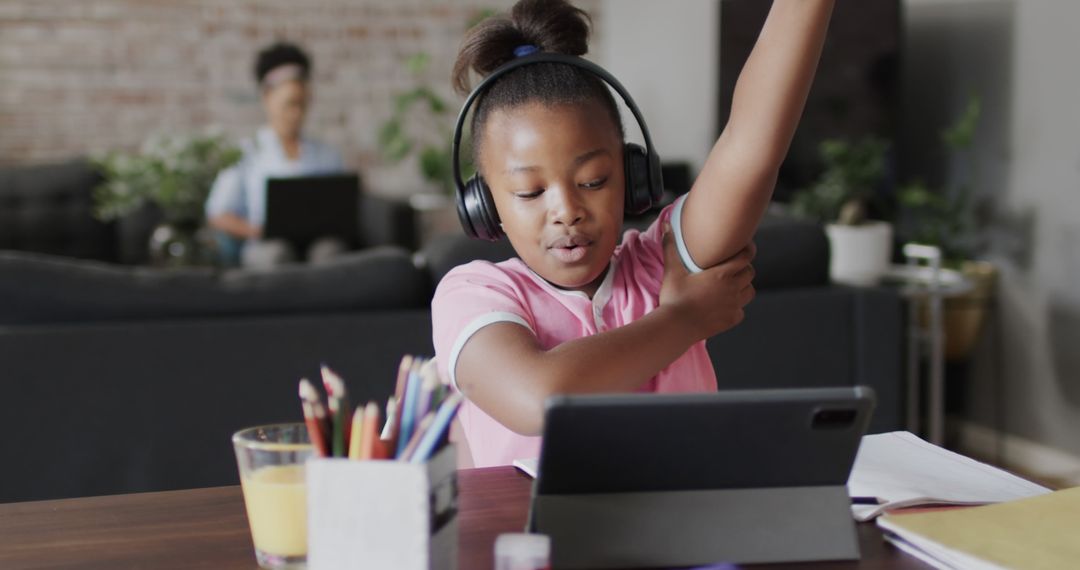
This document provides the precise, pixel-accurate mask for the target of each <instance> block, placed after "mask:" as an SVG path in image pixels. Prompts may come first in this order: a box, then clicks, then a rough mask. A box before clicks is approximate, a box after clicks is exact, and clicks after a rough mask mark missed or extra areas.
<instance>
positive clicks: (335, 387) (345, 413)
mask: <svg viewBox="0 0 1080 570" xmlns="http://www.w3.org/2000/svg"><path fill="white" fill-rule="evenodd" d="M320 371H321V372H322V379H323V386H325V387H326V401H327V404H328V405H329V407H330V419H331V423H332V424H333V432H332V434H331V445H330V447H331V451H332V452H333V455H334V457H345V455H346V452H347V450H348V449H349V431H350V428H351V427H352V408H351V407H350V406H349V396H348V393H347V392H346V389H345V381H344V380H342V379H341V376H338V375H337V374H336V373H335V372H334V371H333V370H330V368H329V367H327V366H326V365H325V364H324V365H322V366H321V367H320Z"/></svg>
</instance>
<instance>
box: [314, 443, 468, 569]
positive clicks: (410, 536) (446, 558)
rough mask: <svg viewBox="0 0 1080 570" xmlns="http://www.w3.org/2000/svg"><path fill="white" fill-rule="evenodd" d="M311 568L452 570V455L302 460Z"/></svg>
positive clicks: (448, 451) (454, 495)
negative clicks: (411, 459) (420, 460)
mask: <svg viewBox="0 0 1080 570" xmlns="http://www.w3.org/2000/svg"><path fill="white" fill-rule="evenodd" d="M307 489H308V490H307V492H308V555H307V563H308V568H309V569H310V570H353V569H356V568H394V569H395V570H456V568H457V541H458V531H457V454H456V452H455V450H454V446H452V445H448V446H446V447H445V448H443V449H442V450H441V451H439V452H438V453H437V454H436V455H435V456H434V457H432V458H431V460H430V461H428V463H426V464H412V463H405V462H401V461H387V460H374V461H353V460H349V459H342V458H313V459H310V460H308V463H307Z"/></svg>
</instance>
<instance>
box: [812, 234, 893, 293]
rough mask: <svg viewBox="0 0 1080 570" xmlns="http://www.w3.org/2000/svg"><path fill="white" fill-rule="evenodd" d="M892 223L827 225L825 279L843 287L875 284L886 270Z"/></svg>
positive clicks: (889, 255)
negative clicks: (827, 261) (826, 269)
mask: <svg viewBox="0 0 1080 570" xmlns="http://www.w3.org/2000/svg"><path fill="white" fill-rule="evenodd" d="M892 233H893V232H892V224H890V223H889V222H867V223H865V224H862V225H858V226H846V225H840V224H829V225H827V226H825V234H826V235H828V236H829V249H830V250H831V252H830V257H829V278H830V279H832V281H833V282H834V283H843V284H845V285H858V286H867V285H876V284H877V283H878V281H880V280H881V277H882V276H883V275H885V272H886V271H888V269H889V261H890V258H891V257H892Z"/></svg>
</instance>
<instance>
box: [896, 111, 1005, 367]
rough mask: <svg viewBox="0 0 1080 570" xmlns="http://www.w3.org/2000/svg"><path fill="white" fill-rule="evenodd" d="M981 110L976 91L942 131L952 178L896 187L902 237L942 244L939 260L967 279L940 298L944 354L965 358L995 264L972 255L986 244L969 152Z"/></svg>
mask: <svg viewBox="0 0 1080 570" xmlns="http://www.w3.org/2000/svg"><path fill="white" fill-rule="evenodd" d="M981 114H982V103H981V100H980V99H979V97H977V96H971V97H970V98H969V99H968V102H967V104H966V106H965V107H964V110H963V112H962V113H961V114H960V117H959V118H958V119H957V120H956V122H955V123H953V124H952V125H950V126H948V127H947V128H945V129H944V130H942V131H941V135H940V136H941V143H942V145H943V147H944V150H945V152H946V153H947V154H948V155H949V157H950V158H952V161H951V163H952V165H953V166H954V167H956V168H958V169H959V171H958V172H957V173H956V175H955V176H954V177H953V180H955V181H956V182H955V183H953V184H947V185H942V186H941V187H938V188H933V187H931V186H930V185H928V184H926V183H925V182H923V181H922V180H915V181H912V182H910V183H908V184H905V185H904V186H903V187H902V188H901V189H900V191H899V194H898V198H899V203H900V224H899V230H900V231H899V233H900V234H901V237H902V238H903V239H904V240H905V241H910V242H913V243H920V244H925V245H932V246H935V247H937V248H939V249H940V250H941V254H942V264H943V265H944V266H945V267H948V268H950V269H955V270H957V271H959V272H960V273H961V274H963V275H964V277H966V278H967V279H968V280H970V281H971V283H972V285H973V287H972V289H971V290H970V291H969V292H967V293H965V294H963V295H959V296H957V297H951V298H949V299H946V301H945V355H946V358H948V359H949V360H953V361H957V360H963V359H965V358H966V357H967V356H968V354H970V352H971V349H972V347H973V346H974V344H975V341H976V340H977V339H978V336H979V332H980V331H981V329H982V326H983V322H984V320H985V314H986V308H987V305H988V303H989V301H990V299H991V298H992V296H993V290H994V282H995V281H996V278H997V267H996V266H995V265H994V264H992V263H991V262H989V261H985V260H980V259H977V258H978V256H979V255H980V254H981V253H982V252H983V250H984V249H985V241H986V239H985V238H986V235H985V233H984V232H983V231H982V228H984V227H985V226H986V223H985V222H986V220H985V218H986V217H987V215H986V214H987V210H988V208H987V207H986V206H987V203H986V201H985V200H980V199H978V198H977V197H976V196H975V193H974V186H973V180H972V179H971V172H974V170H975V169H974V165H973V163H972V161H973V157H972V156H971V155H970V152H969V151H970V149H971V145H972V143H973V142H974V139H975V131H976V127H977V126H978V123H979V118H980V116H981Z"/></svg>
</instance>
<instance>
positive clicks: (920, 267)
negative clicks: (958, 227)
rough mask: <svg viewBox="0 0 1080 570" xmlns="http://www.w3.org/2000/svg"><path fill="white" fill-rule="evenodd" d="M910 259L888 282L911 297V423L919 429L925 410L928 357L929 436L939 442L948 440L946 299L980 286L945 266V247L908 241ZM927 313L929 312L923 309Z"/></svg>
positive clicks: (893, 269)
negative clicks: (922, 377)
mask: <svg viewBox="0 0 1080 570" xmlns="http://www.w3.org/2000/svg"><path fill="white" fill-rule="evenodd" d="M903 252H904V258H905V259H906V261H907V263H906V264H902V265H892V266H890V268H889V271H888V272H887V273H886V274H885V280H886V282H889V283H893V284H896V285H898V286H899V287H900V294H901V295H902V296H903V297H904V298H905V299H907V301H908V325H907V328H908V347H907V358H908V361H907V368H908V369H907V426H908V429H909V430H911V431H912V432H915V433H919V432H920V431H921V430H919V423H920V419H921V416H922V414H921V413H920V412H921V408H922V406H921V404H922V398H921V392H922V391H921V387H920V368H921V364H922V361H923V359H924V358H926V360H927V370H928V374H929V386H928V389H929V409H928V411H927V414H926V417H927V429H926V433H927V437H928V439H929V440H930V442H931V443H933V444H935V445H943V444H944V440H945V326H944V320H943V314H942V305H943V303H944V300H945V299H947V298H950V297H956V296H959V295H963V294H965V293H968V292H969V291H971V290H972V289H973V288H974V284H973V283H972V282H971V280H969V279H968V278H967V277H965V276H964V275H963V274H962V273H960V272H959V271H954V270H952V269H946V268H944V267H942V266H941V249H940V248H938V247H935V246H929V245H920V244H911V243H909V244H906V245H904V248H903ZM923 311H925V312H923Z"/></svg>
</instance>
